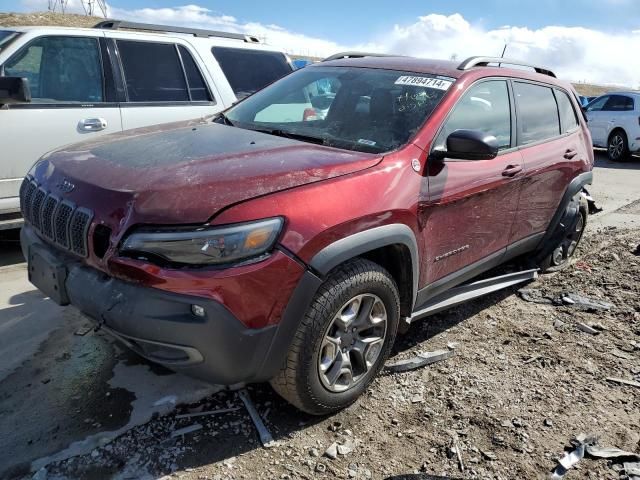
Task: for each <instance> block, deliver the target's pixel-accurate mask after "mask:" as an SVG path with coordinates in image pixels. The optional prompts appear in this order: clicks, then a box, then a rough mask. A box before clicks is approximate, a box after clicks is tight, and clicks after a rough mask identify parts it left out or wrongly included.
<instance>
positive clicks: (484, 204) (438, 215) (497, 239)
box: [420, 80, 523, 284]
mask: <svg viewBox="0 0 640 480" xmlns="http://www.w3.org/2000/svg"><path fill="white" fill-rule="evenodd" d="M512 105H513V101H512V98H511V95H510V93H509V85H508V82H507V81H506V80H487V81H481V82H480V83H476V84H474V85H472V86H471V87H470V88H469V90H468V91H467V92H466V93H465V94H464V95H463V96H462V97H461V99H460V100H459V101H458V103H457V104H456V105H455V107H454V108H453V110H452V112H451V114H450V115H449V117H448V118H447V119H446V120H445V122H444V124H443V126H442V128H441V130H440V133H439V134H438V136H437V137H436V140H435V142H434V148H435V149H439V150H446V139H447V137H448V135H449V134H451V133H452V132H454V131H455V130H458V129H470V130H480V131H482V132H485V133H486V134H489V135H493V136H495V137H496V138H497V139H498V142H499V153H498V156H497V157H496V158H494V159H492V160H454V159H451V158H446V157H445V158H444V159H443V160H434V159H433V158H432V157H430V158H429V161H428V165H427V177H426V178H427V181H428V187H429V195H428V198H429V201H428V202H427V203H425V204H423V205H421V212H420V217H421V222H422V226H423V230H422V232H423V236H424V244H425V246H426V255H425V257H424V263H423V265H422V269H423V271H422V272H421V274H422V275H421V278H426V279H427V283H428V284H431V283H433V282H435V281H437V280H440V279H443V278H444V277H446V276H447V275H451V274H456V272H460V271H461V270H462V269H463V268H465V267H470V266H471V267H473V266H479V267H481V266H483V265H484V266H487V265H489V264H493V263H495V264H497V263H499V262H500V260H501V259H502V257H503V256H504V252H505V249H506V247H507V245H508V242H509V236H510V233H511V228H512V226H513V223H514V219H515V214H516V210H517V207H518V200H519V194H520V188H521V178H522V170H523V160H522V157H521V155H520V152H519V151H518V150H516V149H515V148H514V147H515V128H514V122H513V116H514V109H513V106H512Z"/></svg>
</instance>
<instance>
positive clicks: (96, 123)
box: [79, 118, 107, 132]
mask: <svg viewBox="0 0 640 480" xmlns="http://www.w3.org/2000/svg"><path fill="white" fill-rule="evenodd" d="M79 128H80V130H82V131H83V132H99V131H100V130H104V129H105V128H107V121H106V120H105V119H104V118H85V119H84V120H80V125H79Z"/></svg>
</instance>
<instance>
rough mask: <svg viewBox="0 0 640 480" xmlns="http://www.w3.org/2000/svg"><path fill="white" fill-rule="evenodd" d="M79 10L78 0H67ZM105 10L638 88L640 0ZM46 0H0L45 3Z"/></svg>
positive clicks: (208, 4)
mask: <svg viewBox="0 0 640 480" xmlns="http://www.w3.org/2000/svg"><path fill="white" fill-rule="evenodd" d="M67 1H68V11H75V12H80V13H82V12H83V9H82V3H81V1H82V0H67ZM107 2H108V6H109V12H108V15H109V16H110V17H111V18H120V19H125V20H127V19H128V20H135V21H141V22H149V23H159V24H169V25H185V26H194V27H200V28H211V29H216V30H225V31H231V32H241V33H250V34H254V35H258V36H259V37H260V38H262V39H263V40H264V41H265V42H266V43H268V44H271V45H274V46H277V47H280V48H282V49H284V50H285V51H287V53H290V54H297V55H307V56H314V57H323V56H327V55H330V54H332V53H336V52H337V51H341V50H353V49H360V50H367V51H378V52H387V53H397V54H403V55H414V56H419V57H430V58H443V59H450V58H456V59H463V58H465V57H467V56H471V55H496V56H497V55H500V53H501V52H502V48H503V47H504V45H505V43H507V44H508V50H507V57H514V58H520V59H525V60H528V61H530V62H532V63H538V64H540V65H544V66H547V67H550V68H552V69H553V70H554V71H556V73H558V74H559V75H560V76H562V77H564V78H567V79H568V80H572V81H586V82H591V83H606V84H612V85H614V84H615V85H624V86H628V87H634V88H638V87H640V55H639V54H638V52H640V0H582V1H579V0H520V1H518V0H431V1H426V0H422V1H420V0H396V1H395V2H393V1H389V0H386V1H380V0H373V1H371V0H369V1H362V0H358V1H353V0H318V1H315V2H313V1H308V0H307V1H304V0H296V1H293V0H285V1H278V0H270V1H265V0H260V1H258V0H255V1H254V0H252V1H242V0H240V1H239V0H235V1H232V0H219V1H199V0H107ZM46 9H47V0H0V10H1V11H43V10H46Z"/></svg>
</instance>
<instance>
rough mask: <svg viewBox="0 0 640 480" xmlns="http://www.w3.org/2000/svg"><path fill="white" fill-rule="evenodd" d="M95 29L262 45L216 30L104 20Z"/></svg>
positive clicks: (254, 39)
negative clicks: (184, 35)
mask: <svg viewBox="0 0 640 480" xmlns="http://www.w3.org/2000/svg"><path fill="white" fill-rule="evenodd" d="M93 28H100V29H103V30H120V29H128V30H142V31H145V32H160V33H169V32H170V33H184V34H186V35H193V36H194V37H204V38H207V37H221V38H230V39H233V40H242V41H243V42H247V43H260V39H259V38H258V37H256V36H254V35H245V34H243V33H231V32H218V31H216V30H204V29H201V28H188V27H172V26H169V25H154V24H152V23H138V22H127V21H126V20H104V21H102V22H100V23H97V24H96V25H94V27H93Z"/></svg>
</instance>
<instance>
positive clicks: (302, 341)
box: [270, 258, 400, 415]
mask: <svg viewBox="0 0 640 480" xmlns="http://www.w3.org/2000/svg"><path fill="white" fill-rule="evenodd" d="M360 295H369V296H371V297H377V299H378V300H380V301H381V302H382V303H383V304H384V308H385V309H386V312H385V313H386V327H385V331H384V334H383V336H381V338H383V340H381V341H379V343H382V346H381V348H380V349H379V350H378V351H377V352H378V353H376V355H377V358H376V360H375V363H372V365H371V366H370V367H369V368H368V370H366V373H362V375H361V378H360V380H359V381H358V382H357V383H355V384H354V385H352V386H350V387H348V389H347V390H345V391H342V392H333V391H330V390H329V389H328V387H326V386H325V384H323V380H322V379H321V376H320V375H321V374H320V367H319V362H320V355H321V351H322V348H323V345H326V336H328V331H329V329H331V328H333V326H334V324H335V323H336V321H335V318H336V317H337V316H338V315H339V314H340V313H341V312H343V308H344V306H345V305H346V304H347V303H348V302H350V301H352V300H353V299H354V298H355V297H358V296H360ZM363 305H364V303H363ZM377 305H380V303H379V302H378V303H377ZM363 308H364V307H363ZM368 316H369V318H370V317H371V315H368ZM399 319H400V296H399V293H398V287H397V285H396V283H395V281H394V280H393V277H392V276H391V275H390V274H389V272H387V271H386V270H385V269H384V268H382V267H381V266H380V265H378V264H376V263H374V262H371V261H369V260H365V259H362V258H356V259H353V260H350V261H348V262H346V263H344V264H343V265H340V266H338V267H336V268H335V269H334V270H333V271H332V272H331V273H330V274H329V276H328V278H327V280H326V281H325V282H324V283H323V284H322V285H321V286H320V289H319V290H318V292H317V294H316V296H315V298H314V299H313V302H312V303H311V306H310V307H309V310H308V311H307V313H306V315H305V317H304V318H303V319H302V321H301V323H300V325H299V326H298V329H297V331H296V334H295V336H294V339H293V341H292V344H291V347H290V348H289V352H288V353H287V357H286V359H285V362H284V364H283V366H282V368H281V370H280V372H279V373H278V374H277V375H276V377H274V378H273V379H271V381H270V383H271V385H272V387H273V388H274V389H275V391H276V392H278V394H280V395H281V396H282V397H283V398H284V399H285V400H287V401H288V402H290V403H291V404H293V405H295V406H296V407H297V408H299V409H300V410H302V411H304V412H307V413H310V414H312V415H326V414H329V413H333V412H336V411H338V410H341V409H343V408H345V407H347V406H349V405H350V404H352V403H353V402H355V401H356V399H357V398H358V397H359V396H360V395H361V394H362V393H363V392H364V391H365V389H366V388H367V386H368V385H369V384H370V383H371V381H372V380H373V379H374V378H375V376H376V375H377V374H378V372H379V371H380V369H381V368H382V366H383V364H384V362H385V360H386V359H387V358H388V356H389V354H390V352H391V348H392V346H393V342H394V341H395V337H396V332H397V329H398V323H399ZM347 330H349V329H348V328H345V331H347ZM337 348H338V353H337V355H340V352H339V350H340V347H337ZM343 351H344V350H343ZM349 355H351V354H350V353H349ZM367 355H368V354H367ZM365 357H366V356H365ZM336 358H337V357H336ZM324 379H325V380H324V381H325V382H326V377H324Z"/></svg>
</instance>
